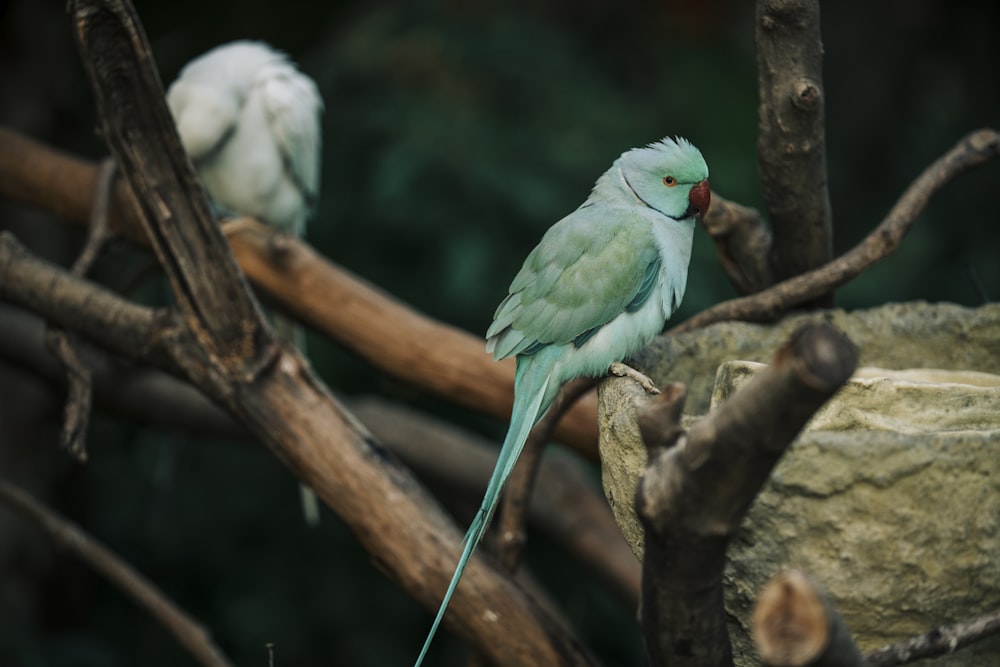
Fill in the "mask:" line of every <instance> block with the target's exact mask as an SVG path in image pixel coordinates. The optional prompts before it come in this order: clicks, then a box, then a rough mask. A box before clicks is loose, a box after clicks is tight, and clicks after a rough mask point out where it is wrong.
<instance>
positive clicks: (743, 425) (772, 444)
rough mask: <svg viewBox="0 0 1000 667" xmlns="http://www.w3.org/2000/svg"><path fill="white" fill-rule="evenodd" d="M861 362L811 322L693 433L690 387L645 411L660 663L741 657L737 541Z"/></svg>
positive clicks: (641, 492) (653, 610)
mask: <svg viewBox="0 0 1000 667" xmlns="http://www.w3.org/2000/svg"><path fill="white" fill-rule="evenodd" d="M856 364H857V351H856V350H855V349H854V346H853V345H851V343H850V341H848V340H847V338H846V337H844V335H843V334H841V333H840V332H838V331H837V330H836V329H834V328H833V327H831V326H830V325H828V324H825V323H819V324H813V325H806V326H804V327H802V328H801V329H799V330H798V331H797V332H796V333H795V334H793V335H792V338H791V339H790V340H789V342H788V343H786V344H785V345H784V346H782V348H781V349H779V350H778V352H777V353H776V354H775V357H774V360H773V361H772V363H771V365H770V366H769V367H768V368H767V369H766V370H765V371H763V372H762V373H761V374H760V375H758V376H756V377H755V378H754V379H753V380H752V381H751V382H750V383H748V384H747V385H746V386H744V387H743V388H742V389H741V390H740V391H738V392H737V393H736V394H734V395H733V396H732V397H731V398H730V399H729V400H728V401H727V402H726V403H724V404H723V405H722V406H720V407H719V408H718V409H717V410H715V411H714V412H712V413H711V414H710V415H708V416H706V417H705V418H703V419H702V420H701V421H699V422H697V423H696V424H695V425H694V426H693V427H692V428H691V429H690V431H688V432H687V433H686V434H684V433H683V432H682V431H681V429H680V425H679V421H678V420H679V417H680V412H681V407H682V405H683V400H684V390H683V388H682V387H680V386H679V385H672V386H671V387H670V388H669V390H667V389H665V390H664V392H663V394H662V395H661V397H660V398H658V399H654V400H653V401H650V402H649V403H648V404H647V405H646V407H645V408H644V409H643V410H641V411H640V413H639V417H638V421H639V429H640V432H641V433H642V438H643V441H644V442H645V443H646V445H647V447H648V448H649V452H648V460H649V464H648V467H647V469H646V471H645V472H644V473H643V474H642V476H641V477H640V479H639V486H638V489H637V491H636V513H637V515H638V517H639V520H640V521H641V522H642V525H643V527H644V529H645V533H646V544H645V556H644V559H643V592H642V610H641V613H640V615H641V618H642V626H643V633H644V635H645V637H646V645H647V652H648V655H649V663H650V664H651V665H653V666H658V665H666V664H669V665H692V666H694V665H697V666H699V667H714V666H720V667H721V666H724V665H731V664H732V656H731V649H730V645H729V637H728V633H727V631H726V617H725V611H724V609H723V602H722V572H723V567H724V565H725V555H726V546H727V544H728V542H729V540H730V538H731V537H732V535H733V534H734V533H735V531H736V529H737V527H738V526H739V523H740V521H741V520H742V518H743V516H744V515H745V514H746V511H747V510H748V509H749V507H750V504H751V503H752V502H753V499H754V497H755V496H756V494H757V492H758V491H759V490H760V488H761V486H762V485H763V484H764V482H765V481H766V480H767V477H768V475H770V472H771V469H772V468H773V467H774V465H775V464H776V463H777V462H778V459H779V458H780V457H781V455H782V454H783V453H784V451H785V449H786V448H787V447H788V445H789V444H791V442H792V440H793V439H794V438H795V436H796V435H797V434H798V433H799V431H800V430H801V429H802V428H803V427H804V426H805V424H806V422H807V421H808V420H809V418H810V417H811V416H812V415H813V413H814V412H815V411H816V410H817V409H818V408H819V407H820V406H821V405H822V404H823V403H824V402H825V401H826V400H827V399H829V398H830V397H831V396H832V395H833V394H834V393H835V392H836V391H837V389H838V388H839V387H840V386H841V385H842V384H843V383H844V382H846V381H847V379H848V378H849V377H850V375H851V373H852V372H853V371H854V368H855V366H856Z"/></svg>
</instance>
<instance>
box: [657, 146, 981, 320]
mask: <svg viewBox="0 0 1000 667" xmlns="http://www.w3.org/2000/svg"><path fill="white" fill-rule="evenodd" d="M998 155H1000V134H998V133H997V132H996V131H995V130H992V129H982V130H977V131H975V132H972V133H970V134H968V135H966V136H965V137H963V138H962V140H961V141H959V142H958V143H957V144H956V145H955V146H954V147H953V148H952V149H951V150H949V151H948V152H947V153H945V154H944V155H942V156H941V157H940V158H938V159H937V160H935V161H934V162H933V163H932V164H931V165H930V166H929V167H927V168H926V169H924V171H923V173H921V174H920V176H918V177H917V178H916V180H914V181H913V183H911V184H910V186H909V187H908V188H907V189H906V191H905V192H904V193H903V195H902V196H901V197H900V198H899V200H898V201H897V202H896V205H895V206H893V207H892V210H890V211H889V214H888V215H887V216H886V217H885V219H884V220H883V221H882V222H881V223H880V224H879V226H878V227H876V228H875V230H874V231H872V232H871V233H870V234H869V235H868V236H867V237H865V239H864V240H863V241H862V242H861V243H859V244H858V245H856V246H854V248H852V249H851V250H849V251H848V252H846V253H844V254H843V255H841V256H840V257H838V258H837V259H835V260H833V261H832V262H830V263H828V264H826V265H824V266H821V267H820V268H818V269H815V270H813V271H810V272H808V273H803V274H802V275H799V276H796V277H794V278H790V279H789V280H786V281H784V282H781V283H778V284H777V285H774V286H773V287H771V288H770V289H767V290H764V291H763V292H759V293H757V294H754V295H752V296H746V297H742V298H739V299H732V300H731V301H725V302H723V303H720V304H718V305H717V306H713V307H712V308H709V309H708V310H703V311H702V312H701V313H699V314H698V315H695V316H694V317H692V318H691V319H689V320H687V321H685V322H683V323H682V324H679V325H678V326H676V327H673V328H672V329H670V330H669V331H668V332H667V333H668V334H676V333H683V332H685V331H692V330H694V329H700V328H702V327H705V326H708V325H709V324H714V323H716V322H723V321H726V320H745V321H752V322H759V321H766V320H772V319H774V318H776V317H778V316H779V315H781V314H782V313H783V312H785V311H786V310H788V309H789V308H791V307H793V306H796V305H798V304H801V303H803V302H805V301H808V300H809V299H812V298H815V297H817V296H819V295H821V294H824V293H826V292H829V291H830V290H832V289H834V288H836V287H839V286H840V285H843V284H844V283H846V282H848V281H850V280H852V279H853V278H855V277H857V276H858V275H859V274H860V273H861V272H863V271H865V270H866V269H867V268H868V267H870V266H871V265H872V264H874V263H875V262H877V261H879V260H880V259H883V258H885V257H887V256H889V255H890V254H892V253H893V252H894V251H895V250H896V248H897V247H899V243H900V241H901V240H902V238H903V236H904V235H905V234H906V232H907V231H908V230H909V229H910V227H911V226H912V225H913V223H914V222H915V221H916V219H917V216H919V215H920V213H921V212H922V211H923V210H924V208H925V207H926V206H927V203H928V202H929V201H930V199H931V197H932V196H933V195H934V194H935V193H936V192H937V191H938V190H940V189H941V187H942V186H944V185H945V184H946V183H948V182H950V181H951V180H952V179H954V178H955V177H956V176H958V175H959V174H961V173H964V172H966V171H968V170H969V169H972V168H973V167H977V166H979V165H981V164H983V163H984V162H987V161H988V160H990V159H992V158H995V157H997V156H998Z"/></svg>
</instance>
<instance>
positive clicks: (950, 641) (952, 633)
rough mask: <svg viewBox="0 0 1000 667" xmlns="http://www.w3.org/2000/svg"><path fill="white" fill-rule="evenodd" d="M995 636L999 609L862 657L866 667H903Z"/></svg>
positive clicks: (999, 623)
mask: <svg viewBox="0 0 1000 667" xmlns="http://www.w3.org/2000/svg"><path fill="white" fill-rule="evenodd" d="M996 634H1000V609H997V610H994V611H992V612H990V613H988V614H983V615H982V616H978V617H976V618H973V619H970V620H967V621H963V622H961V623H955V624H954V625H947V626H944V627H941V628H935V629H933V630H931V631H929V632H927V633H925V634H923V635H920V636H919V637H914V638H912V639H907V640H905V641H902V642H899V643H897V644H889V645H888V646H883V647H881V648H877V649H875V650H874V651H870V652H868V653H866V654H865V656H864V658H865V663H864V664H865V665H867V666H868V667H895V666H896V665H905V664H908V663H911V662H916V661H917V660H923V659H925V658H934V657H937V656H941V655H948V654H949V653H954V652H955V651H957V650H958V649H960V648H965V647H966V646H969V645H970V644H973V643H975V642H978V641H980V640H983V639H986V638H987V637H991V636H993V635H996Z"/></svg>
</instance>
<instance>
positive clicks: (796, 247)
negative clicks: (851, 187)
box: [754, 0, 833, 307]
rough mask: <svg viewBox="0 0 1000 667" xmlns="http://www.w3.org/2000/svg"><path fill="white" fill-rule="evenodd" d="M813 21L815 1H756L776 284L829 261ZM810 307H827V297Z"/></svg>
mask: <svg viewBox="0 0 1000 667" xmlns="http://www.w3.org/2000/svg"><path fill="white" fill-rule="evenodd" d="M819 18H820V12H819V0H759V1H758V2H757V16H756V28H755V31H754V35H755V38H756V39H755V41H756V45H757V80H758V85H757V88H758V92H759V94H760V105H759V106H758V121H759V122H758V132H757V162H758V165H759V167H760V181H761V187H762V189H763V194H764V201H765V203H766V204H767V210H768V213H769V214H770V220H771V228H772V229H773V230H774V242H773V244H772V247H771V257H770V259H771V267H772V269H773V272H774V277H775V278H776V279H777V280H785V279H786V278H791V277H793V276H797V275H799V274H802V273H805V272H806V271H810V270H812V269H815V268H816V267H818V266H822V265H823V264H826V263H827V262H829V261H830V259H832V257H833V214H832V212H831V208H830V195H829V192H828V191H827V174H826V137H825V131H826V130H825V125H824V123H825V121H824V113H823V108H824V104H825V101H824V99H823V42H822V39H821V37H820V28H819V23H820V21H819ZM816 296H817V297H820V296H823V295H822V294H819V295H816ZM816 305H822V306H826V307H829V306H832V305H833V300H832V295H827V296H826V298H823V299H820V300H819V301H818V302H817V303H816Z"/></svg>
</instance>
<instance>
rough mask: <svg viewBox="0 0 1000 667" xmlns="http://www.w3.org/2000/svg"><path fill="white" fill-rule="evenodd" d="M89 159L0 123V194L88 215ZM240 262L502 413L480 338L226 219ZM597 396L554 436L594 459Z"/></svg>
mask: <svg viewBox="0 0 1000 667" xmlns="http://www.w3.org/2000/svg"><path fill="white" fill-rule="evenodd" d="M95 178H96V167H95V165H94V164H92V163H90V162H86V161H83V160H80V159H79V158H76V157H73V156H70V155H66V154H64V153H61V152H59V151H55V150H53V149H51V148H48V147H46V146H43V145H41V144H39V143H37V142H34V141H32V140H30V139H28V138H26V137H23V136H21V135H19V134H17V133H16V132H12V131H11V130H8V129H4V128H2V127H0V194H2V195H3V196H5V197H8V198H10V199H12V200H17V201H21V202H24V203H26V204H30V205H32V206H37V207H39V208H41V209H43V210H47V211H51V212H52V213H55V214H57V215H59V216H61V217H62V218H64V219H66V220H68V221H70V222H73V223H76V224H80V225H82V224H86V221H87V216H88V211H89V207H90V202H91V197H92V192H93V187H94V181H95ZM136 206H137V205H136V204H135V202H134V198H133V196H132V193H131V190H130V189H129V187H128V186H127V185H125V184H124V183H121V182H119V187H117V188H116V189H115V196H114V198H113V201H112V206H111V227H112V229H114V230H116V231H118V232H119V233H121V234H122V235H123V236H125V237H126V238H129V239H130V240H132V241H135V242H137V243H142V244H148V243H149V242H148V239H147V237H146V234H145V232H144V231H143V229H142V225H141V224H140V222H139V216H138V214H137V213H136ZM224 231H225V233H226V234H227V236H228V238H229V242H230V244H231V246H232V250H233V252H234V253H235V255H236V258H237V260H238V262H239V264H240V267H241V268H242V269H243V271H245V272H246V274H247V276H248V277H249V278H250V280H251V281H253V283H254V284H255V285H257V286H259V287H261V288H262V289H263V290H264V291H265V292H267V293H268V294H269V295H270V296H271V297H273V298H274V299H275V300H276V301H277V302H278V303H279V304H281V306H282V307H283V309H284V310H286V311H287V312H289V313H292V314H293V315H295V316H296V317H298V318H299V319H301V320H302V321H304V322H306V323H308V324H310V325H311V326H313V327H315V328H316V329H317V330H319V331H321V332H323V333H324V334H326V335H328V336H330V337H331V338H333V339H334V340H336V341H338V342H340V343H341V344H343V345H344V346H346V347H347V348H349V349H350V350H352V351H353V352H355V353H357V354H358V355H359V356H360V357H362V358H363V359H365V360H367V361H368V362H369V363H371V364H372V365H373V366H375V367H376V368H379V369H381V370H382V371H384V372H385V373H388V374H389V375H392V376H394V377H397V378H399V379H401V380H403V381H405V382H409V383H411V384H413V385H414V386H417V387H421V388H424V389H427V390H429V391H431V392H433V393H435V394H437V395H439V396H443V397H445V398H447V399H449V400H451V401H453V402H455V403H457V404H459V405H464V406H467V407H470V408H473V409H475V410H479V411H481V412H484V413H486V414H490V415H493V416H495V417H497V418H499V419H504V420H506V419H507V418H509V417H510V410H511V406H512V405H513V396H514V364H513V362H510V361H506V362H495V361H493V360H492V358H491V357H490V356H489V355H488V354H487V353H486V351H485V347H484V343H483V339H482V338H481V337H478V336H473V335H471V334H469V333H467V332H464V331H461V330H460V329H457V328H455V327H452V326H449V325H447V324H443V323H441V322H436V321H434V320H432V319H430V318H428V317H426V316H424V315H422V314H421V313H419V312H417V311H415V310H414V309H412V308H410V307H409V306H407V305H405V304H403V303H400V302H399V301H397V300H395V299H394V298H392V297H391V296H390V295H388V294H386V293H385V292H383V291H382V290H380V289H378V288H377V287H375V286H373V285H371V284H370V283H368V282H366V281H365V280H363V279H362V278H359V277H358V276H356V275H354V274H352V273H350V272H349V271H346V270H345V269H343V268H341V267H339V266H337V265H336V264H333V263H332V262H330V261H328V260H327V259H326V258H324V257H323V256H322V255H319V254H318V253H317V252H316V251H314V250H313V249H312V248H311V247H309V246H308V245H307V244H306V243H304V242H302V241H300V240H298V239H291V238H289V239H287V240H286V243H284V244H283V246H282V252H281V253H280V257H279V256H277V255H276V253H274V251H273V247H272V244H271V243H270V239H271V238H272V236H273V233H274V232H273V231H272V230H270V229H269V228H267V227H265V226H264V225H261V224H260V223H256V222H254V221H251V220H246V219H243V220H240V221H239V222H238V223H236V224H232V223H228V224H227V225H226V226H225V228H224ZM596 415H597V398H596V395H595V394H594V393H593V392H591V393H589V394H587V395H586V396H584V397H583V399H581V400H580V401H579V402H577V404H575V405H574V406H573V407H572V408H570V410H569V413H568V414H567V415H566V416H565V417H564V418H563V419H562V420H561V421H560V423H559V425H558V426H557V427H556V432H555V437H556V438H557V439H558V440H559V441H560V442H564V443H566V444H568V445H570V446H572V447H573V448H574V449H576V450H577V451H579V452H581V453H582V454H584V455H586V456H587V457H589V458H590V459H591V460H597V419H596Z"/></svg>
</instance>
